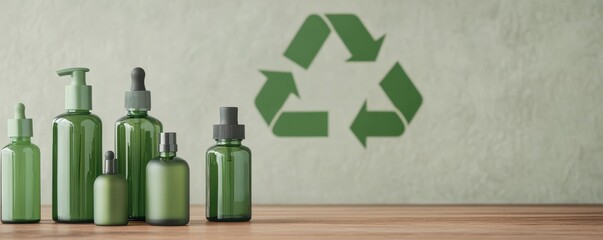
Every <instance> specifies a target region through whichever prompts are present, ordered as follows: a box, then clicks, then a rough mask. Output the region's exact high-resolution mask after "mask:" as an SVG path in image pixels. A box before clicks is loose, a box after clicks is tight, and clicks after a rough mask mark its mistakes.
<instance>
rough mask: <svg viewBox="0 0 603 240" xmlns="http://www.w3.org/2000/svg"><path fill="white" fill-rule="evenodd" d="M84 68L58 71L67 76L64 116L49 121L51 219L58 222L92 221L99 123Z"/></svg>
mask: <svg viewBox="0 0 603 240" xmlns="http://www.w3.org/2000/svg"><path fill="white" fill-rule="evenodd" d="M88 71H89V70H88V69H87V68H69V69H63V70H60V71H58V72H57V73H58V74H59V76H65V75H71V77H72V81H71V85H68V86H66V87H65V109H67V113H64V114H61V115H59V116H57V117H56V118H55V119H54V121H53V122H52V219H53V220H54V221H56V222H60V223H92V222H93V221H94V203H93V201H94V199H93V193H94V180H95V179H96V177H98V175H100V173H101V168H102V142H103V141H102V124H101V120H100V118H99V117H97V116H96V115H94V114H92V113H90V110H91V109H92V87H91V86H88V85H86V76H85V73H86V72H88Z"/></svg>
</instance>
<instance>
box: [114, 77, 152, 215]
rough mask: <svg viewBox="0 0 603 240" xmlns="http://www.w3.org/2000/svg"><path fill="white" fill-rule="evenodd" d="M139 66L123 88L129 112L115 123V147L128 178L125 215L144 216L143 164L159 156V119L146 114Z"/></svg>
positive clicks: (146, 94) (147, 105) (147, 100)
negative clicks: (125, 88) (127, 89)
mask: <svg viewBox="0 0 603 240" xmlns="http://www.w3.org/2000/svg"><path fill="white" fill-rule="evenodd" d="M144 78H145V72H144V70H143V69H142V68H134V70H132V85H131V88H130V91H128V92H126V97H125V108H126V110H127V111H128V114H127V115H126V116H124V117H122V118H120V119H119V120H117V122H116V123H115V151H116V153H117V159H119V161H118V164H119V169H120V170H119V171H120V174H121V175H122V176H124V177H125V178H126V181H127V182H128V189H129V190H128V193H129V194H128V195H129V197H128V216H129V217H130V219H132V220H142V221H144V220H145V209H146V207H145V203H146V199H145V196H146V193H145V190H146V189H145V187H146V166H147V163H148V162H149V161H150V160H151V159H153V158H155V157H157V156H159V150H158V149H157V147H158V146H159V133H160V132H161V130H162V128H163V126H162V125H161V122H160V121H159V120H157V119H155V118H153V117H151V116H149V115H148V113H147V112H148V111H149V110H151V92H150V91H147V90H146V88H145V86H144Z"/></svg>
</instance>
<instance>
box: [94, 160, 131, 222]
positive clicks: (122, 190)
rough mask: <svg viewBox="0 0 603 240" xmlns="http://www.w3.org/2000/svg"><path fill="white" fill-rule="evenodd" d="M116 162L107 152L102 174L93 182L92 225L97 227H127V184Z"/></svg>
mask: <svg viewBox="0 0 603 240" xmlns="http://www.w3.org/2000/svg"><path fill="white" fill-rule="evenodd" d="M116 162H117V159H115V155H114V154H113V152H112V151H107V152H106V153H105V166H104V168H103V174H102V175H100V176H98V177H97V178H96V180H95V181H94V224H96V225H99V226H124V225H128V184H127V183H126V179H124V177H122V176H121V175H120V174H119V173H118V167H117V163H116Z"/></svg>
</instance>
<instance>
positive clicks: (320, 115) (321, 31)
mask: <svg viewBox="0 0 603 240" xmlns="http://www.w3.org/2000/svg"><path fill="white" fill-rule="evenodd" d="M324 19H325V18H322V17H321V16H319V15H316V14H312V15H310V16H308V17H307V18H306V20H305V21H304V23H303V24H302V26H301V28H300V29H299V30H298V31H297V33H296V35H295V37H294V38H293V40H292V41H291V43H290V44H289V46H288V47H287V49H286V50H285V53H284V56H285V57H287V58H288V59H289V60H291V61H293V62H294V63H296V64H297V65H299V66H301V67H302V68H304V69H308V68H309V67H310V65H311V64H312V62H313V61H314V59H315V58H316V56H317V54H318V52H319V51H320V49H321V48H322V46H323V45H324V43H325V41H326V39H327V38H328V37H329V35H330V34H331V30H333V31H335V33H337V35H339V37H340V38H341V40H342V42H343V43H344V45H345V47H346V48H347V49H348V51H349V52H350V54H351V57H350V58H349V59H348V60H347V61H348V62H362V61H364V62H367V61H368V62H373V61H375V60H376V59H377V57H378V55H379V51H380V50H381V45H382V44H383V41H384V39H385V35H383V36H381V37H380V38H378V39H374V38H373V37H372V36H371V34H370V33H369V31H368V30H367V28H366V27H365V26H364V24H363V23H362V21H360V19H359V18H358V17H357V16H356V15H354V14H327V15H326V19H327V20H328V22H330V24H331V27H332V28H330V27H329V26H328V25H327V22H326V21H325V20H324ZM261 72H262V73H263V74H264V75H265V76H266V78H267V79H266V83H265V84H264V85H263V87H262V88H261V90H260V92H259V93H258V95H257V97H256V99H255V105H256V107H257V109H258V110H259V112H260V114H261V115H262V118H263V119H264V121H266V123H267V124H268V126H270V125H271V124H272V122H274V125H273V126H272V132H273V133H274V134H275V135H276V136H288V137H310V136H319V137H324V136H328V125H329V115H328V112H324V111H321V112H314V111H312V112H288V111H285V112H282V113H280V115H278V114H279V111H280V109H281V108H282V107H283V105H284V104H285V102H286V101H287V99H288V98H289V95H291V94H294V95H296V96H297V97H299V93H298V91H297V88H296V85H295V80H294V78H293V75H292V73H291V72H276V71H261ZM380 85H381V88H382V89H383V91H384V92H385V94H386V95H387V97H388V98H389V99H390V101H391V102H392V103H393V104H394V106H395V108H396V109H397V110H398V111H399V112H397V111H368V110H367V102H366V101H365V102H364V104H363V105H362V107H361V108H360V111H359V112H358V114H357V115H356V118H355V119H354V121H353V122H352V125H351V126H350V128H351V130H352V132H353V133H354V135H355V136H356V137H357V138H358V140H359V141H360V143H361V144H362V145H363V146H364V147H366V145H367V138H368V137H378V136H400V135H402V134H403V133H404V130H405V128H406V126H405V124H409V123H410V122H411V121H412V119H413V118H414V116H415V114H416V113H417V111H418V109H419V108H420V107H421V104H422V102H423V98H422V97H421V94H420V93H419V91H418V90H417V88H416V87H415V86H414V84H413V83H412V82H411V80H410V78H409V77H408V76H407V75H406V72H404V69H402V66H400V64H399V63H396V64H394V66H393V67H392V68H391V69H390V70H389V72H388V73H387V74H386V76H385V77H384V78H383V80H382V81H381V82H380ZM277 116H278V117H277ZM275 118H276V120H274V119H275ZM404 119H405V120H406V121H403V120H404Z"/></svg>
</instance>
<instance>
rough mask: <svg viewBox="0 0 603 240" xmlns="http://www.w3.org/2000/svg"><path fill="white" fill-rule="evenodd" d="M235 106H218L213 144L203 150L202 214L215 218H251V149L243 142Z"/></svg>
mask: <svg viewBox="0 0 603 240" xmlns="http://www.w3.org/2000/svg"><path fill="white" fill-rule="evenodd" d="M237 115H238V109H237V108H236V107H222V108H220V124H216V125H214V139H215V140H216V145H214V146H212V147H210V148H209V149H208V150H207V153H206V165H205V169H206V180H205V182H206V188H205V197H206V200H205V209H206V212H205V214H206V218H207V220H209V221H217V222H244V221H249V220H250V219H251V150H249V148H248V147H246V146H243V145H242V144H241V141H243V139H245V125H241V124H239V122H238V117H237Z"/></svg>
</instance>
